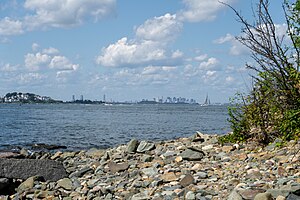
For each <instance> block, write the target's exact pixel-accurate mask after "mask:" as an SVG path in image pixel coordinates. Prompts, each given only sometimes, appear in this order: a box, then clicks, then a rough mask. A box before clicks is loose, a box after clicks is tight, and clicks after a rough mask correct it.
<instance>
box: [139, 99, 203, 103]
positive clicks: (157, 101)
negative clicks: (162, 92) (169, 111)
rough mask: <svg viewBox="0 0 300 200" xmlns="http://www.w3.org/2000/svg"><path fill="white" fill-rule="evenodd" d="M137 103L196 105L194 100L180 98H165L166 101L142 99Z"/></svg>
mask: <svg viewBox="0 0 300 200" xmlns="http://www.w3.org/2000/svg"><path fill="white" fill-rule="evenodd" d="M139 103H165V104H197V102H196V100H194V99H187V98H182V97H173V98H172V97H167V98H166V99H164V98H163V97H162V98H153V100H150V101H149V100H147V99H143V100H142V101H141V102H139Z"/></svg>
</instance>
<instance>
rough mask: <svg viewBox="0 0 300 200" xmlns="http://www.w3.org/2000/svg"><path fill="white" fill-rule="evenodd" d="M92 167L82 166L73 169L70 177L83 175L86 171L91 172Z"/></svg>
mask: <svg viewBox="0 0 300 200" xmlns="http://www.w3.org/2000/svg"><path fill="white" fill-rule="evenodd" d="M92 171H93V169H92V168H90V167H84V168H83V169H80V170H78V171H75V172H73V173H72V174H70V178H73V177H78V178H79V177H82V176H83V175H85V174H86V173H88V172H92Z"/></svg>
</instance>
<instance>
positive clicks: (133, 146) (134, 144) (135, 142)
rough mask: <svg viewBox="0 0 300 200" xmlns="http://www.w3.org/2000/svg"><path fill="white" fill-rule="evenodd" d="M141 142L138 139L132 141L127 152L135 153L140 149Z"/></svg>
mask: <svg viewBox="0 0 300 200" xmlns="http://www.w3.org/2000/svg"><path fill="white" fill-rule="evenodd" d="M138 145H139V141H138V140H136V139H132V140H131V141H130V142H129V143H128V144H127V149H126V151H127V152H128V153H135V152H136V149H137V148H138Z"/></svg>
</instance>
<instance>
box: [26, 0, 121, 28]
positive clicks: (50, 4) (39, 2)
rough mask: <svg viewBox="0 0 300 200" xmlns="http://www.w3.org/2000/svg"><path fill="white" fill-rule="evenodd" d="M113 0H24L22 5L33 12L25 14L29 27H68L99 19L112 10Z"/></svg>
mask: <svg viewBox="0 0 300 200" xmlns="http://www.w3.org/2000/svg"><path fill="white" fill-rule="evenodd" d="M115 3H116V2H115V0H102V1H98V0H85V1H78V0H52V1H47V0H26V2H25V4H24V7H25V8H26V9H28V10H32V11H33V12H35V14H34V15H30V16H26V17H25V23H26V25H27V26H28V27H29V28H32V29H34V28H37V27H64V28H65V27H70V26H74V25H78V24H82V23H83V22H84V21H85V20H87V19H90V18H92V19H94V20H96V21H97V20H100V19H102V18H104V17H106V16H108V15H110V14H112V13H113V12H114V8H115Z"/></svg>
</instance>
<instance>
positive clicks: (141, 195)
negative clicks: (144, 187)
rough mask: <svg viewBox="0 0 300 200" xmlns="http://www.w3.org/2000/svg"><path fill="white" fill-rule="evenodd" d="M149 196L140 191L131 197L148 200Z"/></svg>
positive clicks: (134, 199)
mask: <svg viewBox="0 0 300 200" xmlns="http://www.w3.org/2000/svg"><path fill="white" fill-rule="evenodd" d="M148 199H149V196H148V195H146V194H144V193H138V194H135V195H133V196H132V197H131V200H148Z"/></svg>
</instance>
